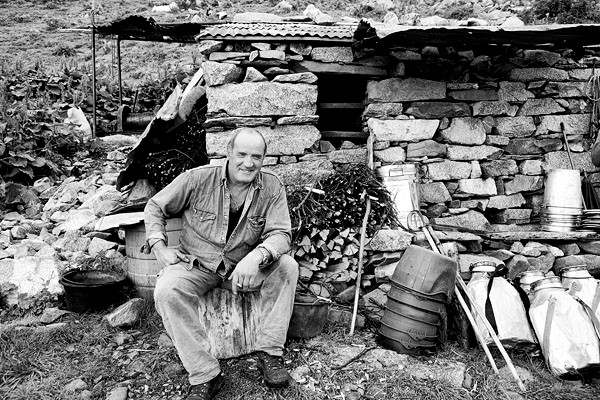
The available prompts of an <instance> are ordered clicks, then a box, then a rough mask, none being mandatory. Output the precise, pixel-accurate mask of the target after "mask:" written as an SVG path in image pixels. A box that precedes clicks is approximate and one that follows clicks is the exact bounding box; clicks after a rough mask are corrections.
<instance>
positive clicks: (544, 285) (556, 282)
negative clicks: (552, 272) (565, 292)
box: [531, 276, 565, 292]
mask: <svg viewBox="0 0 600 400" xmlns="http://www.w3.org/2000/svg"><path fill="white" fill-rule="evenodd" d="M549 288H561V289H565V288H564V287H563V285H562V283H561V281H560V278H559V277H558V276H549V277H546V278H543V279H540V280H539V281H535V282H533V283H532V284H531V290H533V291H534V292H535V291H537V290H542V289H549Z"/></svg>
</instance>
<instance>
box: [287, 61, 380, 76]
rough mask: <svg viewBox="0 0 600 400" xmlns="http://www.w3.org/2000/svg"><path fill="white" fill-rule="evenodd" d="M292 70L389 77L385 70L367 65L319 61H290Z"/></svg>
mask: <svg viewBox="0 0 600 400" xmlns="http://www.w3.org/2000/svg"><path fill="white" fill-rule="evenodd" d="M290 68H291V69H292V70H293V71H294V72H312V73H314V74H336V75H356V76H372V77H381V78H384V77H387V76H388V73H387V71H386V70H385V69H384V68H378V67H370V66H367V65H351V64H335V63H322V62H318V61H290Z"/></svg>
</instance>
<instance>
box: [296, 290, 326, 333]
mask: <svg viewBox="0 0 600 400" xmlns="http://www.w3.org/2000/svg"><path fill="white" fill-rule="evenodd" d="M330 305H331V302H330V301H324V300H320V299H318V298H317V297H316V296H315V297H314V300H313V301H308V302H304V301H296V302H294V310H293V311H292V317H291V318H290V324H289V327H288V332H287V335H288V336H289V337H293V338H300V339H308V338H312V337H315V336H317V335H320V334H321V332H322V331H323V327H324V326H325V323H326V322H327V316H328V314H329V306H330Z"/></svg>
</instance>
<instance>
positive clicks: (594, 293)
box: [560, 265, 600, 318]
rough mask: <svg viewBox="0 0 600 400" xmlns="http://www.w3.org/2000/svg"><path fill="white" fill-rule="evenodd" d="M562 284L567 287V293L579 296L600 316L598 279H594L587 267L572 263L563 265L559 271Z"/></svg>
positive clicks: (599, 284) (597, 316) (599, 282)
mask: <svg viewBox="0 0 600 400" xmlns="http://www.w3.org/2000/svg"><path fill="white" fill-rule="evenodd" d="M560 274H561V276H562V285H563V287H565V288H567V290H568V291H569V294H570V295H571V296H574V297H578V298H580V299H581V300H582V301H583V302H584V303H585V304H587V305H588V307H590V309H591V310H592V311H593V312H594V314H596V318H600V310H599V307H598V303H600V281H598V280H597V279H594V278H593V277H592V276H591V275H590V273H589V271H588V270H587V267H586V266H585V265H584V266H580V265H574V266H571V267H565V268H563V269H562V270H561V271H560Z"/></svg>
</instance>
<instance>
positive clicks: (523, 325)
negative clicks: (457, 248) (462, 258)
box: [467, 262, 536, 348]
mask: <svg viewBox="0 0 600 400" xmlns="http://www.w3.org/2000/svg"><path fill="white" fill-rule="evenodd" d="M501 267H502V269H505V267H504V266H503V265H502V266H501ZM500 271H501V269H500V268H497V267H496V265H495V264H493V263H483V262H482V263H475V264H473V265H472V266H471V272H472V275H471V279H470V280H469V283H468V284H467V291H468V292H469V294H470V295H471V297H472V298H473V301H474V302H475V303H476V304H477V305H478V306H479V308H480V309H481V310H485V314H486V317H487V319H488V321H489V322H490V325H492V327H494V328H495V330H496V333H497V335H498V338H499V339H500V341H501V342H502V344H503V345H504V346H505V347H509V348H510V347H522V346H531V345H532V344H534V343H535V342H536V340H535V337H534V335H533V332H532V330H531V326H530V324H529V321H528V320H527V313H526V311H525V306H524V305H523V301H521V297H520V296H519V293H518V292H517V290H516V289H515V288H514V287H513V286H512V285H511V284H510V283H509V282H508V281H507V280H506V279H505V278H503V277H502V276H499V272H500ZM490 282H491V285H490ZM475 321H476V322H477V326H478V327H479V330H480V331H481V332H482V335H483V338H484V340H485V342H486V343H487V344H493V340H492V338H491V336H490V335H489V333H488V331H487V329H485V327H484V324H483V321H482V319H481V318H480V317H479V316H476V317H475Z"/></svg>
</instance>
